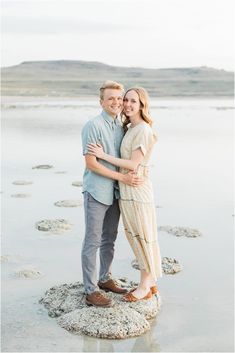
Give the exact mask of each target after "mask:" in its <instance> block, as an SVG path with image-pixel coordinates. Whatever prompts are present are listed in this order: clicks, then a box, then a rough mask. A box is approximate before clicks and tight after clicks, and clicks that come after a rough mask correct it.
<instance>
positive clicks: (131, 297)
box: [122, 291, 153, 303]
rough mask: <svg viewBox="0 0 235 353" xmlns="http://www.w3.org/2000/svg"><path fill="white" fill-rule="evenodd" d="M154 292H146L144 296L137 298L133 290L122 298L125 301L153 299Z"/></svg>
mask: <svg viewBox="0 0 235 353" xmlns="http://www.w3.org/2000/svg"><path fill="white" fill-rule="evenodd" d="M152 296H153V295H152V292H151V291H149V292H148V294H146V295H145V296H144V297H143V298H136V297H135V296H134V295H133V294H132V293H131V292H129V293H127V294H125V295H124V296H123V297H122V300H123V301H124V302H129V303H130V302H138V301H139V300H147V299H151V298H152Z"/></svg>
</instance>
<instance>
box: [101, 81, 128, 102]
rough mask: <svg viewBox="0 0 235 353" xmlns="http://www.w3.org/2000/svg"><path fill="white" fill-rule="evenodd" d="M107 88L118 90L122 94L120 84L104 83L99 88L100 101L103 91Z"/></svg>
mask: <svg viewBox="0 0 235 353" xmlns="http://www.w3.org/2000/svg"><path fill="white" fill-rule="evenodd" d="M107 88H111V89H118V90H120V91H122V92H123V93H124V87H123V85H122V84H121V83H118V82H115V81H105V82H104V83H103V84H102V86H101V87H100V99H103V98H104V90H105V89H107Z"/></svg>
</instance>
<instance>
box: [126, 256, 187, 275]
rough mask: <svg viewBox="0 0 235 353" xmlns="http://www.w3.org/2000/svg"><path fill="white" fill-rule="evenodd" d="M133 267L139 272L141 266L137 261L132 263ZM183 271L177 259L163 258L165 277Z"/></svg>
mask: <svg viewBox="0 0 235 353" xmlns="http://www.w3.org/2000/svg"><path fill="white" fill-rule="evenodd" d="M131 266H132V267H133V268H134V269H135V270H139V269H140V268H139V264H138V262H137V260H136V259H135V260H132V261H131ZM182 269H183V266H182V265H180V264H179V262H178V261H177V260H176V259H173V258H172V257H163V258H162V270H163V272H164V274H165V275H173V274H174V273H177V272H180V271H181V270H182Z"/></svg>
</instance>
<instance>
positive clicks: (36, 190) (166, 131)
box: [1, 97, 234, 352]
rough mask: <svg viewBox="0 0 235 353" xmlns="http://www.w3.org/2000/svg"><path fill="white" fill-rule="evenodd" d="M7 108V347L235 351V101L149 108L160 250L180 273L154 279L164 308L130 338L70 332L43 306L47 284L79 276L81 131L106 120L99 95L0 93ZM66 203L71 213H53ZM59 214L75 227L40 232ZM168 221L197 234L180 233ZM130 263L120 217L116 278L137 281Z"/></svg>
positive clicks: (163, 103) (155, 103)
mask: <svg viewBox="0 0 235 353" xmlns="http://www.w3.org/2000/svg"><path fill="white" fill-rule="evenodd" d="M2 106H3V108H2V150H3V158H2V170H3V171H2V189H1V196H2V200H3V201H2V234H3V240H2V351H3V352H215V351H216V352H232V351H233V329H234V327H233V276H234V273H233V220H234V215H233V199H232V196H233V194H232V164H233V160H232V138H233V136H232V127H233V114H234V110H233V109H234V107H233V101H232V100H231V99H225V98H224V99H178V100H177V99H175V100H174V99H172V98H168V99H161V100H157V99H156V100H152V101H151V107H152V109H151V113H152V116H153V119H154V122H155V124H154V127H155V130H156V131H157V134H158V143H157V145H156V147H155V150H154V153H153V156H152V160H151V178H152V181H153V185H154V193H155V200H156V210H157V219H158V226H159V227H162V228H160V229H159V244H160V247H161V252H162V256H166V257H168V256H169V257H172V258H175V259H176V260H178V261H179V263H180V264H181V265H182V268H183V269H182V271H180V272H178V273H176V274H174V275H164V276H163V277H162V278H161V279H160V280H159V289H160V293H161V298H162V307H161V310H160V312H159V314H158V315H157V317H156V318H155V319H154V320H153V321H152V323H151V329H150V330H149V331H148V332H146V333H145V334H143V335H141V336H139V337H134V338H127V339H124V340H113V339H111V340H108V339H100V338H94V337H89V336H86V335H75V334H72V333H69V332H68V331H66V330H65V329H63V328H62V327H60V326H59V325H58V324H57V322H56V320H55V319H54V318H51V317H49V316H48V312H47V310H46V309H45V307H44V306H43V305H42V304H40V303H39V300H40V298H41V297H43V296H44V294H45V292H46V290H48V289H49V288H51V287H53V286H55V285H61V284H64V283H75V282H77V281H82V276H81V263H80V251H81V244H82V239H83V234H84V219H83V218H84V214H83V207H82V201H83V198H82V188H81V186H80V182H82V175H83V169H84V161H83V156H82V150H81V136H80V135H81V129H82V127H83V125H84V124H85V123H86V121H88V120H89V119H90V118H92V117H93V116H95V115H96V114H98V113H99V111H100V108H99V104H98V100H97V101H96V100H95V99H94V98H93V97H86V98H82V99H78V100H75V99H74V98H69V97H68V98H66V99H65V98H63V99H60V98H57V99H54V98H53V99H47V98H38V97H35V98H34V97H30V99H27V98H22V97H20V98H17V97H3V98H2ZM38 165H48V166H50V167H49V168H36V167H37V166H38ZM19 182H20V183H19ZM77 182H79V184H77ZM16 195H18V196H16ZM60 201H70V202H72V207H71V204H70V206H68V207H64V204H62V207H61V203H60V204H59V206H60V207H58V202H60ZM56 203H57V204H56ZM55 219H64V220H66V221H67V222H68V224H67V226H65V227H64V228H63V227H62V228H63V229H62V230H61V228H60V230H59V231H58V229H57V231H56V230H53V229H52V231H45V230H44V231H43V230H39V229H38V228H37V227H36V224H37V222H40V221H43V220H55ZM166 226H168V227H189V228H190V229H196V230H198V231H199V232H200V234H201V235H200V236H198V237H187V236H184V234H183V235H182V236H177V235H175V234H176V233H175V234H170V233H167V232H166V229H170V228H165V230H164V227H166ZM173 233H174V232H173ZM133 259H134V256H133V254H132V252H131V249H130V248H129V245H128V243H127V240H126V238H125V235H124V230H123V226H122V222H120V227H119V235H118V240H117V242H116V253H115V260H114V263H113V275H114V277H116V278H120V277H124V276H125V277H127V278H128V279H129V280H133V281H137V280H138V276H139V273H138V271H137V270H135V269H133V267H132V266H131V262H132V260H133ZM25 271H26V272H25Z"/></svg>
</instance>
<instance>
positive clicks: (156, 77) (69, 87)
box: [1, 60, 234, 97]
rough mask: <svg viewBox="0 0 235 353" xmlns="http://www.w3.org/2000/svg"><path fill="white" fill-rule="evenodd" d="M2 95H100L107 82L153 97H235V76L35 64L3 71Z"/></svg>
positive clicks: (207, 70) (191, 70)
mask: <svg viewBox="0 0 235 353" xmlns="http://www.w3.org/2000/svg"><path fill="white" fill-rule="evenodd" d="M1 74H2V95H9V96H49V97H50V96H51V97H53V96H70V97H76V96H81V95H97V93H98V89H99V87H100V85H101V84H102V82H103V81H105V80H115V81H119V82H121V83H123V84H124V86H125V88H129V87H131V86H135V85H138V86H143V87H145V88H146V89H147V90H148V92H149V94H150V95H151V96H153V97H155V96H156V97H163V96H168V97H169V96H188V97H191V96H198V97H199V96H201V97H210V96H232V95H233V87H234V86H233V85H234V83H233V79H234V77H233V73H232V72H227V71H224V70H216V69H213V68H208V67H193V68H171V69H144V68H139V67H118V66H110V65H106V64H102V63H98V62H89V61H67V60H59V61H34V62H23V63H21V64H20V65H16V66H11V67H7V68H2V69H1Z"/></svg>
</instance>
